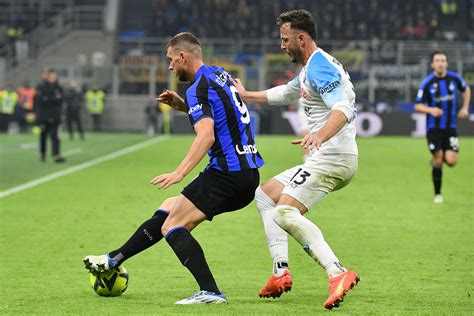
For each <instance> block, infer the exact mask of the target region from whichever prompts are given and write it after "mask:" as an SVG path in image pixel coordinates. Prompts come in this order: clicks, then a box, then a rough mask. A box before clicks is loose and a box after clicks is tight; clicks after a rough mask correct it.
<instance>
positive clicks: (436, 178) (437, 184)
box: [431, 167, 443, 195]
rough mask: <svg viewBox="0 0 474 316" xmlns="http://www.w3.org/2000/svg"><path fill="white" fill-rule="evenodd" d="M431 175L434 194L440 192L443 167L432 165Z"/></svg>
mask: <svg viewBox="0 0 474 316" xmlns="http://www.w3.org/2000/svg"><path fill="white" fill-rule="evenodd" d="M431 174H432V175H433V184H434V190H435V194H436V195H438V194H441V178H442V176H443V169H441V168H438V167H433V171H432V172H431Z"/></svg>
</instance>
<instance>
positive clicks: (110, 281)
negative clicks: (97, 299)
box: [90, 265, 128, 296]
mask: <svg viewBox="0 0 474 316" xmlns="http://www.w3.org/2000/svg"><path fill="white" fill-rule="evenodd" d="M90 282H91V285H92V288H93V289H94V291H95V292H96V293H97V295H100V296H120V295H122V294H123V292H125V290H126V289H127V287H128V273H127V270H126V269H125V267H124V266H123V265H120V266H118V267H115V268H113V269H112V270H110V271H105V272H102V273H99V275H94V274H92V273H91V274H90Z"/></svg>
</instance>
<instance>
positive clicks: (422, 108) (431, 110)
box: [415, 103, 443, 117]
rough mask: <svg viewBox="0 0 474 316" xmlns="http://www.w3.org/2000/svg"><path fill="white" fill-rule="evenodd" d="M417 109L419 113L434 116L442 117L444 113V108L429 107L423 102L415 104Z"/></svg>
mask: <svg viewBox="0 0 474 316" xmlns="http://www.w3.org/2000/svg"><path fill="white" fill-rule="evenodd" d="M415 111H416V112H418V113H426V114H430V115H432V116H434V117H440V116H441V115H443V110H442V109H440V108H437V107H429V106H426V105H424V104H423V103H417V104H415Z"/></svg>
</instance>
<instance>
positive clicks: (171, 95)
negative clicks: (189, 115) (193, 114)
mask: <svg viewBox="0 0 474 316" xmlns="http://www.w3.org/2000/svg"><path fill="white" fill-rule="evenodd" d="M156 100H157V101H158V102H162V103H165V104H168V105H169V106H171V107H172V108H173V109H175V110H176V111H181V112H186V111H187V107H186V103H185V102H184V100H183V98H181V97H180V96H179V95H178V94H177V93H176V92H174V91H170V90H165V91H164V92H163V93H161V94H160V95H159V96H158V98H157V99H156Z"/></svg>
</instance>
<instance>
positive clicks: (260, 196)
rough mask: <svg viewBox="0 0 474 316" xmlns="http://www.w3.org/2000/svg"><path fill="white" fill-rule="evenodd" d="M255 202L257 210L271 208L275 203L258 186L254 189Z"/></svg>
mask: <svg viewBox="0 0 474 316" xmlns="http://www.w3.org/2000/svg"><path fill="white" fill-rule="evenodd" d="M255 203H256V204H257V209H258V210H264V209H268V208H270V207H271V208H273V207H275V205H276V203H275V202H274V201H273V200H272V198H271V197H269V196H268V195H267V194H266V193H265V191H263V190H262V188H261V187H260V186H259V187H258V188H257V189H256V190H255Z"/></svg>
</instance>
